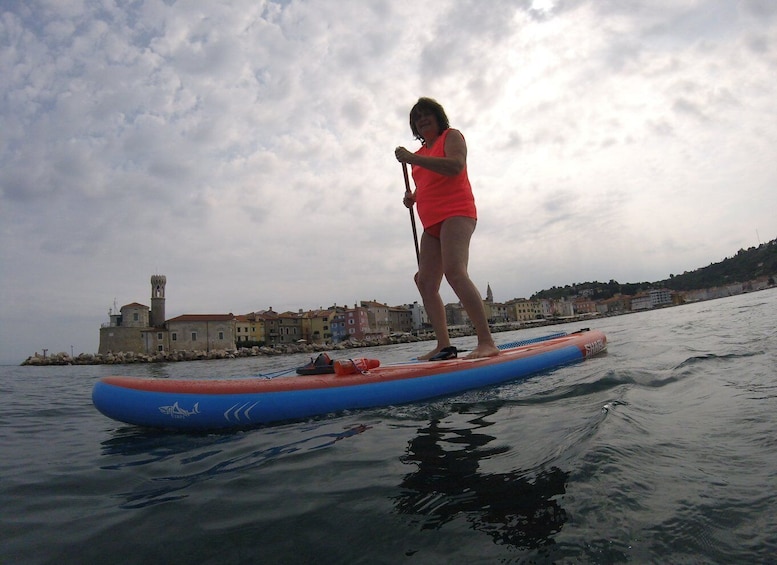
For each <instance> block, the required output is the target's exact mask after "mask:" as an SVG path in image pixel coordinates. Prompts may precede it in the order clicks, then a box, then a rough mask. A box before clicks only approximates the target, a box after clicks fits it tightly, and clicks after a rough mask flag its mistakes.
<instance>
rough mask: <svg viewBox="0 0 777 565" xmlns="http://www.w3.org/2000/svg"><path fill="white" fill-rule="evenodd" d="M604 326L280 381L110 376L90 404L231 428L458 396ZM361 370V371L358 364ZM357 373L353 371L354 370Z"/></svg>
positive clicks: (560, 352)
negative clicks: (493, 349)
mask: <svg viewBox="0 0 777 565" xmlns="http://www.w3.org/2000/svg"><path fill="white" fill-rule="evenodd" d="M606 347H607V338H606V336H605V335H604V334H603V333H602V332H600V331H589V330H581V331H579V332H575V333H572V334H564V333H561V334H553V335H550V336H546V337H542V338H535V339H531V340H526V341H523V342H513V343H509V344H504V345H502V346H499V348H500V349H501V350H502V351H501V353H500V354H499V355H498V356H496V357H487V358H484V359H463V358H455V359H449V360H445V361H427V362H419V361H414V362H409V363H398V364H391V365H385V366H376V365H378V361H377V360H361V362H357V363H356V364H355V365H354V364H353V363H338V362H337V361H335V366H336V367H338V371H337V372H336V373H328V374H319V375H295V374H287V375H282V376H277V377H274V378H266V377H256V378H247V379H231V380H227V379H220V380H208V379H157V378H141V377H104V378H102V379H101V380H100V381H98V382H97V383H96V384H95V385H94V389H93V391H92V401H93V402H94V405H95V406H96V407H97V409H98V410H99V411H100V412H102V413H103V414H105V415H106V416H108V417H109V418H113V419H114V420H118V421H120V422H126V423H128V424H136V425H139V426H148V427H154V428H171V429H180V430H225V429H232V428H246V427H251V426H257V425H260V424H267V423H271V422H278V421H282V420H296V419H301V418H308V417H311V416H318V415H322V414H329V413H333V412H339V411H342V410H353V409H359V408H373V407H377V406H390V405H397V404H406V403H409V402H418V401H422V400H427V399H430V398H435V397H440V396H447V395H451V394H457V393H460V392H463V391H466V390H471V389H476V388H481V387H487V386H491V385H495V384H498V383H502V382H507V381H516V380H521V379H525V378H526V377H529V376H531V375H534V374H537V373H539V372H542V371H545V370H548V369H551V368H554V367H559V366H561V365H567V364H570V363H575V362H577V361H582V360H584V359H587V358H588V357H591V356H593V355H596V354H597V353H600V352H602V351H604V350H605V349H606ZM354 367H355V368H354ZM349 370H350V371H353V372H349ZM343 372H346V373H348V374H338V373H343Z"/></svg>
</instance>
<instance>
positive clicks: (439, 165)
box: [394, 129, 467, 177]
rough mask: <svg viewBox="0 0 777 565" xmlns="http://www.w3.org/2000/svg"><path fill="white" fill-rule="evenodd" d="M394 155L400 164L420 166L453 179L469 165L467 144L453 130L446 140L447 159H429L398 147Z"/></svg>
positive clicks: (457, 132)
mask: <svg viewBox="0 0 777 565" xmlns="http://www.w3.org/2000/svg"><path fill="white" fill-rule="evenodd" d="M394 154H395V155H396V157H397V161H399V162H400V163H410V164H411V165H418V166H419V167H423V168H424V169H429V170H430V171H432V172H435V173H437V174H440V175H445V176H448V177H453V176H456V175H458V174H459V173H460V172H461V171H463V170H464V167H465V166H466V165H467V143H466V142H465V141H464V136H463V135H461V133H460V132H459V131H458V130H455V129H452V130H450V132H449V133H448V137H446V138H445V157H427V156H424V155H416V154H415V153H411V152H410V151H408V150H407V149H405V148H404V147H397V149H396V151H395V152H394Z"/></svg>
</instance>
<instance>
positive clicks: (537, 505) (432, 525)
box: [0, 289, 777, 565]
mask: <svg viewBox="0 0 777 565" xmlns="http://www.w3.org/2000/svg"><path fill="white" fill-rule="evenodd" d="M589 325H590V326H591V327H595V328H598V329H601V330H603V331H604V332H605V333H606V334H607V336H608V338H609V348H608V352H607V353H606V354H605V355H602V356H599V357H596V358H594V359H591V360H589V361H586V362H584V363H580V364H576V365H571V366H567V367H563V368H560V369H556V370H553V371H548V372H546V373H543V374H541V375H537V376H536V377H533V378H532V379H530V380H528V381H524V382H520V383H511V384H505V385H502V386H499V387H495V388H490V389H486V390H478V391H473V392H468V393H465V394H462V395H458V396H454V397H449V398H444V399H439V400H435V401H432V402H423V403H416V404H409V405H404V406H392V407H387V408H379V409H373V410H359V411H353V412H349V413H344V414H336V415H328V416H324V417H320V418H314V419H310V420H306V421H302V422H295V423H286V424H283V425H276V426H268V427H263V428H258V429H253V430H249V431H241V432H231V433H218V434H186V433H171V432H160V431H153V430H147V429H142V428H138V427H133V426H127V425H124V424H121V423H118V422H114V421H112V420H109V419H107V418H106V417H104V416H103V415H101V414H100V413H99V412H97V410H95V408H94V407H93V406H92V403H91V399H90V395H91V389H92V386H93V384H94V383H95V381H96V380H97V379H98V378H100V377H102V376H105V375H108V374H116V373H121V374H129V375H139V376H156V377H160V378H164V377H197V378H207V377H222V378H224V377H226V378H232V377H241V376H250V375H256V374H266V373H270V372H273V371H277V370H278V369H280V368H284V367H295V366H298V365H301V364H304V363H305V362H306V361H308V357H306V356H301V355H296V356H282V357H273V358H250V359H237V360H223V361H200V362H193V363H175V364H167V365H126V366H91V367H80V366H79V367H8V366H6V367H1V368H0V395H1V396H0V397H1V398H2V400H3V403H2V410H0V448H1V449H2V458H1V459H0V563H3V564H17V563H24V564H26V563H31V564H35V563H56V564H68V563H112V564H119V563H128V564H135V563H138V564H140V563H142V564H148V563H165V564H177V563H186V564H201V563H214V564H225V563H365V564H366V563H369V564H373V563H392V564H394V563H409V564H412V563H417V564H424V565H426V564H435V563H441V564H442V563H446V564H447V563H551V562H554V563H775V562H777V290H773V289H772V290H767V291H762V292H757V293H752V294H745V295H741V296H735V297H731V298H726V299H720V300H715V301H710V302H703V303H697V304H690V305H685V306H680V307H673V308H667V309H662V310H655V311H649V312H644V313H640V314H631V315H625V316H619V317H614V318H607V319H602V320H596V321H592V322H591V323H590V324H589ZM579 327H580V324H575V325H569V326H566V327H565V326H562V327H560V328H558V327H554V328H543V329H533V330H523V331H516V332H510V333H505V334H496V336H495V337H496V338H497V342H499V343H501V342H506V341H514V340H518V339H525V338H529V337H535V336H538V335H543V334H545V333H550V332H549V331H547V330H553V331H556V330H559V329H560V330H566V331H574V330H576V329H579ZM473 344H474V343H473V341H472V338H466V339H460V340H457V343H456V345H458V346H460V347H463V348H468V347H472V345H473ZM429 347H430V343H428V342H427V343H416V344H408V345H399V346H390V347H382V348H372V349H369V350H364V351H362V352H356V353H354V352H349V356H353V355H355V354H356V355H363V356H366V357H380V358H381V359H382V360H383V361H384V362H392V361H401V360H405V359H408V358H411V357H413V356H416V355H419V354H421V353H424V352H425V351H426V350H427V349H428V348H429Z"/></svg>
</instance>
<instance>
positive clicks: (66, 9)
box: [0, 0, 777, 362]
mask: <svg viewBox="0 0 777 565" xmlns="http://www.w3.org/2000/svg"><path fill="white" fill-rule="evenodd" d="M0 73H1V74H2V80H1V81H0V94H1V95H2V96H1V98H0V230H1V232H0V233H1V235H0V237H1V238H2V239H1V240H0V332H1V333H0V362H2V361H4V362H21V361H22V360H23V359H24V358H26V357H27V356H28V355H30V354H32V353H34V352H35V351H41V350H42V349H43V348H44V347H45V348H47V349H49V351H67V352H70V348H71V346H72V347H73V349H74V352H75V353H79V352H82V351H83V352H95V351H96V350H97V347H98V341H99V327H100V324H102V323H106V322H107V321H108V309H109V308H111V307H112V306H113V305H114V302H115V303H116V304H117V305H118V306H119V307H120V306H122V305H124V304H127V303H130V302H141V303H143V304H147V305H148V304H150V294H151V286H150V282H149V279H150V276H151V275H152V274H154V273H159V274H164V275H166V276H167V281H168V283H167V317H168V318H170V317H173V316H177V315H180V314H185V313H226V312H233V313H235V314H241V313H247V312H251V311H256V310H261V309H266V308H268V307H273V309H275V310H276V311H283V310H297V309H299V308H304V309H309V308H317V307H319V306H329V305H331V304H333V303H337V304H353V303H354V302H356V301H359V300H373V299H374V300H378V301H381V302H386V303H388V304H391V305H395V304H401V303H407V302H412V301H414V300H417V299H418V296H417V291H416V289H415V287H414V286H413V283H412V275H413V273H414V267H415V253H414V251H413V236H412V231H411V226H410V218H409V215H408V211H407V209H405V208H404V207H403V206H402V203H401V200H402V194H403V192H404V181H403V178H402V170H401V167H400V165H399V164H398V163H397V162H396V160H395V159H394V157H393V150H394V148H395V147H396V146H397V145H405V146H407V147H408V148H412V149H415V148H417V143H416V142H415V140H414V139H413V137H412V135H411V132H410V129H409V127H408V123H407V120H408V112H409V109H410V107H411V106H412V105H413V103H414V102H415V101H416V100H417V98H418V97H419V96H431V97H434V98H436V99H437V100H439V101H440V102H441V103H442V104H443V105H444V106H445V108H446V111H447V113H448V115H449V117H450V119H451V123H452V125H453V127H456V128H458V129H460V130H461V131H462V132H463V133H464V135H465V137H466V139H467V142H468V146H469V158H468V165H469V174H470V178H471V180H472V183H473V188H474V191H475V196H476V199H477V202H478V208H479V217H480V218H479V225H478V229H477V231H476V233H475V237H474V240H473V243H472V249H471V261H470V273H471V276H472V278H473V280H474V281H475V283H476V284H477V285H478V286H479V287H480V288H482V289H483V293H484V294H485V289H486V285H487V284H488V283H490V284H491V287H492V289H493V291H494V296H495V299H496V300H498V301H505V300H509V299H511V298H515V297H528V296H530V295H531V294H532V293H534V292H537V291H539V290H542V289H544V288H548V287H550V286H553V285H565V284H571V283H575V282H583V281H590V280H600V281H609V280H610V279H615V280H617V281H619V282H622V283H625V282H639V281H654V280H660V279H663V278H666V277H668V276H669V275H670V274H673V273H674V274H676V273H681V272H683V271H685V270H692V269H695V268H699V267H703V266H706V265H708V264H710V263H711V262H717V261H719V260H721V259H723V258H725V257H727V256H731V255H733V254H735V253H736V252H737V251H738V250H739V249H740V248H748V247H751V246H754V245H758V243H759V240H760V241H761V242H765V241H768V240H771V239H774V238H775V237H777V221H775V218H776V217H777V161H776V160H775V155H777V103H775V77H776V76H777V3H775V2H772V1H771V0H738V1H735V0H651V1H649V2H645V1H637V0H555V1H554V0H534V1H532V0H525V1H516V0H513V1H506V0H505V1H500V0H490V1H487V2H486V1H482V0H449V1H435V2H426V3H424V2H417V1H416V0H412V1H410V0H364V1H357V0H353V1H348V0H291V1H262V0H235V1H230V2H227V1H221V2H219V1H215V0H201V1H197V0H187V1H177V2H176V1H174V0H164V1H163V0H137V1H131V2H130V1H119V0H101V1H98V0H94V1H92V0H81V1H78V0H38V1H28V0H3V1H2V2H0ZM443 298H444V299H445V300H446V301H454V296H453V294H452V293H451V292H450V291H449V290H447V287H446V290H445V291H444V293H443Z"/></svg>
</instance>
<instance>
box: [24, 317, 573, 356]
mask: <svg viewBox="0 0 777 565" xmlns="http://www.w3.org/2000/svg"><path fill="white" fill-rule="evenodd" d="M585 318H586V317H585V316H572V317H568V318H564V319H559V320H541V321H537V322H535V323H531V324H526V323H520V322H512V323H505V324H496V325H493V326H491V331H492V333H498V332H506V331H512V330H519V329H525V328H527V327H529V326H531V327H539V326H551V325H556V324H560V323H568V322H574V321H583V319H585ZM449 333H450V337H451V338H457V337H465V336H470V335H475V333H474V331H473V329H472V328H465V327H456V328H449ZM432 339H434V333H432V332H428V333H426V334H423V335H420V336H416V335H412V334H407V333H406V334H400V335H392V336H388V337H382V338H380V339H366V340H350V339H349V340H346V341H343V342H340V343H334V344H333V343H323V344H319V343H315V344H308V343H295V344H283V345H276V346H275V347H267V346H265V347H258V346H254V347H250V348H249V347H240V348H237V349H217V350H213V351H160V352H159V353H154V354H146V353H135V352H133V351H128V352H116V353H106V354H100V353H94V354H91V353H80V354H79V355H76V356H75V357H73V356H71V355H70V354H68V353H65V352H61V353H53V354H51V355H47V356H45V357H44V356H43V355H39V354H38V353H36V354H35V355H31V356H29V357H28V358H27V359H26V360H25V361H24V362H23V363H22V366H24V365H31V366H45V365H129V364H135V363H177V362H180V361H206V360H211V359H238V358H242V357H262V356H274V355H289V354H292V353H310V354H315V353H321V352H323V351H342V350H345V349H360V348H365V347H377V346H379V345H397V344H400V343H414V342H418V341H429V340H432Z"/></svg>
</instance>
